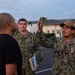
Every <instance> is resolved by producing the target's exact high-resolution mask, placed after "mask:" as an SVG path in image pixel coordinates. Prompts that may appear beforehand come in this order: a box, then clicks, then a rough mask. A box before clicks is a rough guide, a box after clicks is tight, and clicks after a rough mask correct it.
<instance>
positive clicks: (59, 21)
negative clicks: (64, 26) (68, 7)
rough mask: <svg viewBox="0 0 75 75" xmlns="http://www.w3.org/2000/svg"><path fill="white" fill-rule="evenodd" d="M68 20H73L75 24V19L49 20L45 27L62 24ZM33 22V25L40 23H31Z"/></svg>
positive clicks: (45, 22)
mask: <svg viewBox="0 0 75 75" xmlns="http://www.w3.org/2000/svg"><path fill="white" fill-rule="evenodd" d="M66 20H71V21H73V22H74V23H75V19H61V20H55V19H49V20H46V21H44V25H52V24H53V25H54V24H61V23H63V22H65V21H66ZM31 22H32V24H36V23H37V22H38V21H31Z"/></svg>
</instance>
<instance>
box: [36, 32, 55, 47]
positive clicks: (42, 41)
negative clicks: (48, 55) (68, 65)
mask: <svg viewBox="0 0 75 75" xmlns="http://www.w3.org/2000/svg"><path fill="white" fill-rule="evenodd" d="M36 37H37V40H38V42H39V44H41V45H42V46H44V47H47V48H54V43H55V40H54V39H51V38H45V36H44V35H43V32H37V33H36Z"/></svg>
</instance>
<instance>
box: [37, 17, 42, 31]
mask: <svg viewBox="0 0 75 75" xmlns="http://www.w3.org/2000/svg"><path fill="white" fill-rule="evenodd" d="M37 27H38V32H41V31H42V27H43V20H42V19H41V18H40V20H39V21H38V24H37Z"/></svg>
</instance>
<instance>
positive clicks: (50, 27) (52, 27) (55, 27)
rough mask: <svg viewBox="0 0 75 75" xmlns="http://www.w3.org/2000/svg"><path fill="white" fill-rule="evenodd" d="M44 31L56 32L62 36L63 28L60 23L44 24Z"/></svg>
mask: <svg viewBox="0 0 75 75" xmlns="http://www.w3.org/2000/svg"><path fill="white" fill-rule="evenodd" d="M43 32H44V33H55V35H56V36H57V37H58V36H61V28H60V26H59V25H45V26H43Z"/></svg>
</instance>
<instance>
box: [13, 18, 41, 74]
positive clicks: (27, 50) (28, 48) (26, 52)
mask: <svg viewBox="0 0 75 75" xmlns="http://www.w3.org/2000/svg"><path fill="white" fill-rule="evenodd" d="M18 27H19V31H16V32H15V34H14V38H15V39H16V40H17V42H18V44H19V46H20V50H21V53H22V73H23V75H35V72H34V71H32V70H31V66H30V63H29V58H30V57H32V56H33V54H34V53H35V54H36V59H37V66H38V65H39V63H40V62H41V60H42V57H41V53H40V51H39V47H38V43H37V39H36V36H35V35H34V34H32V33H30V32H28V31H27V30H26V28H27V20H26V19H24V18H21V19H20V20H19V21H18Z"/></svg>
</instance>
